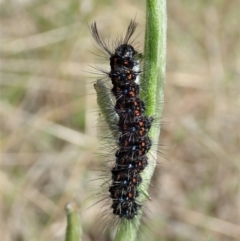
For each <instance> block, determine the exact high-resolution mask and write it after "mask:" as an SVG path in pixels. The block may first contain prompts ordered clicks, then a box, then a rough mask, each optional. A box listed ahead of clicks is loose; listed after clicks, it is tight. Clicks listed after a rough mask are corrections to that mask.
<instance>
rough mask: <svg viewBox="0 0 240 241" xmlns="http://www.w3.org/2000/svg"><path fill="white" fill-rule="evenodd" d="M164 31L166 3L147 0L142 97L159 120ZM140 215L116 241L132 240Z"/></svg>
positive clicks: (154, 131) (154, 132)
mask: <svg viewBox="0 0 240 241" xmlns="http://www.w3.org/2000/svg"><path fill="white" fill-rule="evenodd" d="M166 32H167V10H166V0H147V7H146V30H145V49H144V71H143V73H144V75H143V78H142V80H141V87H142V92H141V98H142V99H143V100H145V101H146V115H147V116H152V117H154V119H155V120H158V121H160V119H161V116H162V110H163V100H164V82H165V66H166ZM159 136H160V127H159V126H157V125H153V126H152V127H151V129H150V133H149V137H150V138H151V140H152V146H153V147H155V149H156V146H158V139H159ZM156 159H157V152H156V150H155V151H152V152H151V153H150V155H149V161H148V162H149V163H150V165H148V166H147V167H146V169H145V170H144V171H143V174H142V179H143V182H142V184H141V185H140V196H139V198H138V200H139V201H140V203H144V201H145V200H146V199H147V197H148V187H149V185H150V182H151V177H152V175H153V173H154V169H155V166H156ZM140 219H141V214H139V215H138V216H137V217H136V219H134V223H133V222H127V221H126V222H125V221H124V222H121V223H120V225H119V227H118V230H117V234H116V237H115V241H125V240H128V241H134V240H136V238H137V233H138V229H139V225H140Z"/></svg>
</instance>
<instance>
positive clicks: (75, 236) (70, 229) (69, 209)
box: [65, 203, 82, 241]
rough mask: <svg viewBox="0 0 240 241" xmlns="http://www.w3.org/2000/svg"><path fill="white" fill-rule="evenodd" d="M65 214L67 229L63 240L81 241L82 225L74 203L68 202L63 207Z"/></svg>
mask: <svg viewBox="0 0 240 241" xmlns="http://www.w3.org/2000/svg"><path fill="white" fill-rule="evenodd" d="M65 210H66V214H67V230H66V238H65V241H81V240H82V227H81V222H80V216H79V213H78V209H77V206H76V204H75V203H68V204H67V205H66V207H65Z"/></svg>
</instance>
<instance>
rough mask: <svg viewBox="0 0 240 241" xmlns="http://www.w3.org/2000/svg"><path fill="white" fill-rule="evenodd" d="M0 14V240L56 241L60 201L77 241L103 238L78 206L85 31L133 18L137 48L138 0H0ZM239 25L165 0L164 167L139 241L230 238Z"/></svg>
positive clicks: (88, 131)
mask: <svg viewBox="0 0 240 241" xmlns="http://www.w3.org/2000/svg"><path fill="white" fill-rule="evenodd" d="M0 14H1V19H0V20H1V41H0V45H1V46H0V51H1V65H0V70H1V81H0V88H1V95H0V98H1V103H0V115H1V160H0V165H1V169H0V215H1V216H0V240H2V241H38V240H40V241H46V240H51V241H58V240H59V241H60V240H64V234H65V227H66V217H65V213H64V205H65V204H66V203H67V202H69V201H72V200H74V201H75V202H76V203H77V204H78V205H79V207H81V208H82V212H81V216H82V222H83V231H84V236H83V240H84V241H90V240H100V241H101V240H111V238H110V237H108V234H107V233H106V234H105V236H104V235H103V236H102V237H100V236H98V233H97V232H96V229H95V228H93V227H94V223H95V221H96V219H97V215H98V212H99V209H98V208H99V206H97V205H96V206H93V207H92V208H90V209H87V207H89V205H91V203H92V200H91V198H88V197H89V196H91V189H94V188H98V187H99V184H98V183H96V182H89V180H92V179H94V178H96V177H98V176H97V173H96V171H94V167H95V166H96V165H97V164H98V163H99V156H98V155H95V154H94V153H95V152H97V146H98V142H99V141H98V139H97V137H96V136H97V133H98V128H97V126H98V122H97V115H98V112H97V111H96V110H97V109H96V95H95V92H94V89H93V82H94V81H95V80H96V78H97V77H98V76H96V75H93V74H91V73H89V71H91V70H92V69H91V67H90V66H93V65H94V64H96V59H97V57H96V56H95V55H94V54H92V52H93V53H96V48H95V47H94V45H95V43H94V41H93V39H92V37H91V35H90V33H89V30H88V24H90V23H92V22H93V21H94V20H97V22H98V25H99V30H100V31H101V33H102V35H103V36H105V37H106V38H108V37H109V34H110V35H111V36H110V37H113V38H114V37H115V36H119V34H120V35H121V34H122V33H123V32H124V30H126V27H127V26H128V23H129V21H130V19H131V18H134V17H136V21H137V22H138V23H139V26H138V29H137V34H136V35H138V34H139V36H138V42H139V44H140V48H142V49H143V36H144V24H145V1H143V0H134V1H126V0H122V1H117V0H115V1H110V0H108V1H107V0H105V1H103V0H102V1H96V0H95V1H93V0H68V1H64V0H48V1H46V0H11V1H10V0H1V1H0ZM239 26H240V2H239V1H237V0H212V1H205V0H204V1H193V0H180V1H173V0H169V1H168V39H167V40H168V48H167V75H166V87H165V104H164V114H163V120H164V121H165V122H168V125H164V126H163V129H162V134H161V140H160V142H161V143H162V144H164V145H166V146H167V147H166V146H165V147H164V148H165V149H167V150H166V151H165V152H164V154H165V156H166V157H167V159H168V160H167V159H165V158H162V157H159V160H158V163H159V165H158V167H157V175H155V177H154V180H153V187H152V188H151V195H152V201H151V202H149V203H148V205H147V207H148V209H147V213H148V217H149V221H147V226H149V228H144V230H143V233H145V234H146V235H145V234H143V235H142V240H146V239H148V240H149V241H150V240H156V241H163V240H164V241H182V240H191V241H203V240H204V241H205V240H206V241H217V240H220V241H228V240H229V241H232V240H238V238H237V237H239V236H238V235H239V232H240V228H239V225H240V190H239V185H240V184H239V179H240V164H239V161H240V154H239V153H240V150H239V149H240V81H239V75H240V69H239V66H240V57H239V51H240V47H239V43H240V30H239V29H240V28H239ZM106 63H107V62H106ZM86 209H87V210H86ZM145 229H146V230H145Z"/></svg>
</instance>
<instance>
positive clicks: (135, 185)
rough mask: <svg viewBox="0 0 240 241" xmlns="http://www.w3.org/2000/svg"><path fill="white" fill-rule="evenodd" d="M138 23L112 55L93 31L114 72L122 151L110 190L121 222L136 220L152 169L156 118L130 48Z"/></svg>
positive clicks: (94, 27) (93, 30)
mask: <svg viewBox="0 0 240 241" xmlns="http://www.w3.org/2000/svg"><path fill="white" fill-rule="evenodd" d="M136 27H137V23H136V22H135V21H134V20H132V21H131V22H130V24H129V26H128V29H127V32H126V35H125V37H124V38H123V39H120V40H119V41H118V43H117V44H116V46H115V48H114V51H111V50H110V49H109V48H108V46H107V45H106V43H105V42H104V41H103V40H102V38H101V36H100V35H99V32H98V29H97V25H96V23H95V22H94V23H93V24H92V25H91V26H90V31H91V34H92V36H93V38H94V39H95V41H96V42H97V43H98V45H99V46H100V47H101V49H102V50H103V51H104V52H105V53H107V55H108V56H109V60H110V71H109V72H104V73H105V74H107V76H108V78H109V79H110V80H111V82H112V85H113V87H112V89H111V93H112V95H113V96H114V97H115V106H114V111H115V113H116V114H117V116H118V122H117V126H118V132H119V137H118V143H117V144H118V149H117V151H116V153H115V163H114V165H113V167H112V169H111V184H110V187H109V190H108V191H109V193H110V198H111V199H112V205H111V208H112V212H113V214H114V215H116V216H118V217H119V218H121V219H128V220H131V219H134V217H135V216H136V215H137V214H138V212H139V209H140V208H141V206H142V205H141V204H140V203H139V202H138V196H139V185H140V184H141V182H142V177H141V172H142V171H143V170H144V169H145V167H146V166H147V165H148V157H147V153H148V151H149V150H150V148H151V145H152V144H151V140H150V138H149V136H148V132H149V129H150V128H151V125H152V121H153V118H152V117H147V116H146V115H145V104H144V102H143V101H142V100H141V99H140V97H139V85H138V83H137V78H138V77H139V75H140V73H141V71H139V53H138V52H137V51H136V50H135V49H134V48H133V46H132V45H131V44H130V39H131V37H132V35H133V33H134V32H135V30H136Z"/></svg>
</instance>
